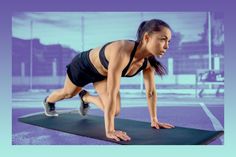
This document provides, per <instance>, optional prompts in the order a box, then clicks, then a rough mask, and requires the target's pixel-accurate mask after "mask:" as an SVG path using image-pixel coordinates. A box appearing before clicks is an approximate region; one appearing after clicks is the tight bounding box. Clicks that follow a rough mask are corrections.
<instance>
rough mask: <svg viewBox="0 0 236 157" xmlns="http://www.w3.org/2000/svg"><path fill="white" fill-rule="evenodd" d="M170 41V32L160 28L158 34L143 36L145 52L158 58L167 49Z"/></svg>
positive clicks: (167, 29)
mask: <svg viewBox="0 0 236 157" xmlns="http://www.w3.org/2000/svg"><path fill="white" fill-rule="evenodd" d="M170 39H171V31H170V29H169V28H166V27H162V29H161V31H159V32H152V33H150V34H146V35H145V36H144V40H146V48H147V51H148V52H149V53H151V54H152V55H154V56H157V57H160V58H161V57H162V56H163V55H164V54H165V53H166V50H167V49H168V48H169V43H170Z"/></svg>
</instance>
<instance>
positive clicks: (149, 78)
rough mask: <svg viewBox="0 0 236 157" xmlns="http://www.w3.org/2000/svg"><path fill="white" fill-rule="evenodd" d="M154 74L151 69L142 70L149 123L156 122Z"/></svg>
mask: <svg viewBox="0 0 236 157" xmlns="http://www.w3.org/2000/svg"><path fill="white" fill-rule="evenodd" d="M154 72H155V70H154V69H153V68H151V67H149V68H147V69H145V70H143V78H144V84H145V89H146V97H147V103H148V110H149V113H150V120H151V122H153V121H158V119H157V112H156V103H157V92H156V85H155V79H154V76H155V75H154Z"/></svg>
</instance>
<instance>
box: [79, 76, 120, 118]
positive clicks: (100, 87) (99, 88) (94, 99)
mask: <svg viewBox="0 0 236 157" xmlns="http://www.w3.org/2000/svg"><path fill="white" fill-rule="evenodd" d="M93 86H94V88H95V90H96V92H97V93H98V96H92V95H90V94H89V93H88V94H86V95H85V96H84V97H83V100H84V101H85V102H89V103H93V104H95V105H96V106H97V107H99V108H100V109H101V110H102V111H104V107H105V103H104V102H105V101H104V99H106V98H107V91H106V89H107V80H103V81H99V82H95V83H93ZM119 113H120V93H118V95H117V102H116V113H115V115H116V116H118V115H119Z"/></svg>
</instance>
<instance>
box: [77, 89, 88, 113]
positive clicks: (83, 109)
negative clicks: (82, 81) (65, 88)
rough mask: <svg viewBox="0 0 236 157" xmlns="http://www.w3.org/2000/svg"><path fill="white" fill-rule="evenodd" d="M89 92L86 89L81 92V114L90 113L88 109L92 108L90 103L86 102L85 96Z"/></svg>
mask: <svg viewBox="0 0 236 157" xmlns="http://www.w3.org/2000/svg"><path fill="white" fill-rule="evenodd" d="M87 93H88V92H87V91H86V90H82V91H81V92H80V93H79V96H80V99H81V104H80V108H79V109H80V115H81V116H85V115H87V113H88V110H89V108H90V106H89V103H86V102H84V100H83V96H84V95H86V94H87Z"/></svg>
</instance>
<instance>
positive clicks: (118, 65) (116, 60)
mask: <svg viewBox="0 0 236 157" xmlns="http://www.w3.org/2000/svg"><path fill="white" fill-rule="evenodd" d="M123 60H124V56H122V53H120V52H119V51H118V52H117V53H113V54H112V55H110V60H109V66H108V74H107V102H106V104H105V108H104V121H105V130H106V136H107V137H108V138H111V139H115V140H117V141H120V139H122V140H125V141H126V140H130V137H129V136H128V135H127V134H126V133H125V132H122V131H116V130H115V124H114V118H115V111H116V103H117V102H116V99H117V94H118V92H119V90H120V79H121V75H122V71H123V69H124V67H125V64H124V63H123Z"/></svg>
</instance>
